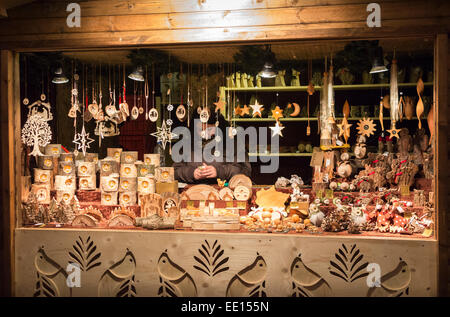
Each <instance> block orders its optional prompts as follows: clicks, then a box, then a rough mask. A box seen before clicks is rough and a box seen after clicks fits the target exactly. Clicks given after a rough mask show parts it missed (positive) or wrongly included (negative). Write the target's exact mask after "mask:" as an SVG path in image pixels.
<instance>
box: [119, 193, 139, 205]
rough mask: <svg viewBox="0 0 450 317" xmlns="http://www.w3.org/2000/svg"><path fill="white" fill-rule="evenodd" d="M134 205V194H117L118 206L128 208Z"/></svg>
mask: <svg viewBox="0 0 450 317" xmlns="http://www.w3.org/2000/svg"><path fill="white" fill-rule="evenodd" d="M135 204H136V192H135V191H127V192H120V193H119V205H123V206H128V205H135Z"/></svg>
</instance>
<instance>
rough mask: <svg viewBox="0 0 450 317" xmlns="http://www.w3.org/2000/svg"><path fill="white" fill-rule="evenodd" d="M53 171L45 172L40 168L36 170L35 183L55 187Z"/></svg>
mask: <svg viewBox="0 0 450 317" xmlns="http://www.w3.org/2000/svg"><path fill="white" fill-rule="evenodd" d="M52 174H53V171H51V170H43V169H40V168H35V169H34V183H36V184H50V186H52V185H53V178H52Z"/></svg>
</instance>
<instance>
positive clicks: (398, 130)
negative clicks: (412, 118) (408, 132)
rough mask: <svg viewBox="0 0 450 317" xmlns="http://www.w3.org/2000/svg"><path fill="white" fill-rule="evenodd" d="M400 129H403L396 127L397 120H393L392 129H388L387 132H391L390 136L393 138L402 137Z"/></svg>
mask: <svg viewBox="0 0 450 317" xmlns="http://www.w3.org/2000/svg"><path fill="white" fill-rule="evenodd" d="M400 130H401V129H396V128H395V121H392V122H391V129H390V130H387V132H389V137H390V138H391V139H393V138H397V139H399V138H400V137H399V135H398V134H399V133H400Z"/></svg>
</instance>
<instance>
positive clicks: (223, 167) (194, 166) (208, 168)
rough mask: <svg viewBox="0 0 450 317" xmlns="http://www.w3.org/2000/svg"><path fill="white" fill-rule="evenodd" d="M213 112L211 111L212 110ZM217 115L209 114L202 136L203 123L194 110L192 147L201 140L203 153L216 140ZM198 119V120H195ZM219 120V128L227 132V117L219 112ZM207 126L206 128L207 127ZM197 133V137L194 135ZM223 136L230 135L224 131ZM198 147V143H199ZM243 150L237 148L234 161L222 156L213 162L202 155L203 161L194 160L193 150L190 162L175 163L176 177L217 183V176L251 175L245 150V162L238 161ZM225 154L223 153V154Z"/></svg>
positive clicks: (222, 177)
mask: <svg viewBox="0 0 450 317" xmlns="http://www.w3.org/2000/svg"><path fill="white" fill-rule="evenodd" d="M210 113H211V112H210ZM216 116H217V114H213V115H210V116H209V119H208V122H207V123H206V124H203V129H204V131H205V132H204V133H203V134H204V135H203V136H204V137H203V138H202V123H201V122H200V120H198V119H199V117H200V116H199V114H198V113H196V112H194V116H193V119H194V120H192V122H194V124H192V125H191V135H192V138H191V139H192V140H191V142H192V145H193V146H192V149H195V148H196V146H195V144H194V142H195V140H199V141H198V142H201V143H202V144H201V149H202V153H203V149H204V147H205V146H206V145H207V144H208V143H209V142H215V141H214V138H215V131H216V125H215V124H214V123H215V122H216ZM195 119H197V120H195ZM217 119H218V122H219V126H218V128H219V129H221V131H223V132H225V131H226V127H227V122H226V121H225V118H224V117H223V116H222V114H220V113H219V114H218V118H217ZM205 128H206V129H205ZM195 134H196V137H194V135H195ZM223 137H229V136H228V135H226V133H224V136H223ZM197 147H198V145H197ZM241 151H245V149H236V148H235V151H234V153H235V155H234V161H232V162H230V161H227V160H226V159H225V157H222V160H217V161H214V162H211V163H206V162H204V158H203V155H202V162H199V161H197V162H195V160H194V153H193V152H191V160H189V162H179V163H176V162H175V163H173V167H174V170H175V179H176V180H178V181H180V182H184V183H189V184H200V183H201V184H217V178H220V179H222V180H229V179H230V178H231V177H233V176H234V175H236V174H245V175H247V176H249V177H250V175H251V166H250V163H249V161H248V155H247V153H246V151H245V154H244V157H245V161H244V162H238V160H237V157H240V156H239V155H238V154H239V153H240V152H241ZM241 154H242V153H241ZM221 155H222V156H223V153H222V154H221Z"/></svg>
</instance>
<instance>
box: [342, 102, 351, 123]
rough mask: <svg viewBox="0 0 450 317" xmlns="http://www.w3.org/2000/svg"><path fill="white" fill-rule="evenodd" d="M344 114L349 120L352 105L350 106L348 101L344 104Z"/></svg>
mask: <svg viewBox="0 0 450 317" xmlns="http://www.w3.org/2000/svg"><path fill="white" fill-rule="evenodd" d="M342 113H343V114H344V118H347V119H348V116H349V115H350V105H349V103H348V100H347V99H346V100H345V102H344V106H343V108H342Z"/></svg>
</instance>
